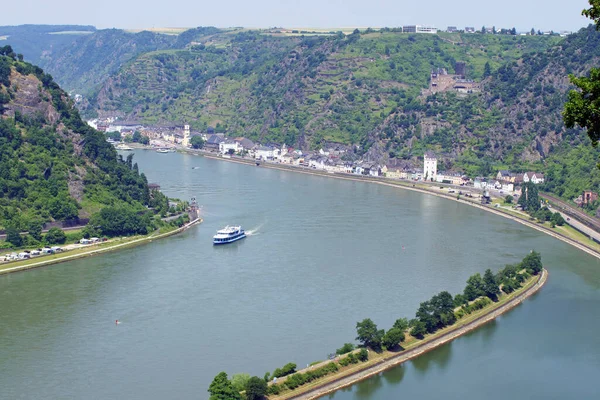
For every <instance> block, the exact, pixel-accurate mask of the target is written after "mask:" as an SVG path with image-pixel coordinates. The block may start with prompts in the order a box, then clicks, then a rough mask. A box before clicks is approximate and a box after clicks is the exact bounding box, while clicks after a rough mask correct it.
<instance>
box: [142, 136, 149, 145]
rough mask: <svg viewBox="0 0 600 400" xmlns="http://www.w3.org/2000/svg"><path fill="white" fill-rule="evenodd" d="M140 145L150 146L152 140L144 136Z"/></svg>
mask: <svg viewBox="0 0 600 400" xmlns="http://www.w3.org/2000/svg"><path fill="white" fill-rule="evenodd" d="M140 143H141V144H145V145H149V144H150V138H149V137H148V136H142V137H141V139H140Z"/></svg>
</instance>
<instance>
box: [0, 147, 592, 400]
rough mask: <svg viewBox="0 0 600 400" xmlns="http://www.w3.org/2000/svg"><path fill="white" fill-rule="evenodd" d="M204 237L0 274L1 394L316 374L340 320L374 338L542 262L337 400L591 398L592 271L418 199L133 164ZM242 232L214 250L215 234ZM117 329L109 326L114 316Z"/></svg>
mask: <svg viewBox="0 0 600 400" xmlns="http://www.w3.org/2000/svg"><path fill="white" fill-rule="evenodd" d="M134 161H137V162H138V164H139V166H140V169H141V170H142V171H144V172H145V173H146V175H147V176H148V179H149V181H150V182H158V183H160V185H161V186H162V190H163V192H164V193H166V194H167V195H169V196H173V197H179V198H182V199H189V198H191V197H192V196H196V198H197V200H198V203H199V204H200V205H201V206H202V216H203V218H204V223H203V224H201V225H198V226H196V227H194V228H193V229H191V230H189V231H187V232H185V233H183V234H181V235H178V236H174V237H171V238H167V239H164V240H160V241H156V242H152V243H150V244H147V245H143V246H140V247H136V248H132V249H127V250H123V251H119V252H115V253H110V254H105V255H102V256H98V257H92V258H88V259H82V260H77V261H73V262H68V263H64V264H59V265H55V266H50V267H45V268H39V269H36V270H31V271H25V272H20V273H14V274H9V275H3V276H0V398H6V399H39V398H56V399H58V398H60V399H84V398H85V399H106V398H127V399H165V398H169V399H206V398H208V394H207V392H206V390H207V388H208V385H209V383H210V382H211V380H212V378H213V377H214V376H215V375H216V374H217V373H218V372H220V371H222V370H224V371H227V372H228V374H229V375H230V376H231V375H232V374H233V373H238V372H248V373H250V374H252V375H258V376H263V374H264V373H265V372H266V371H268V370H270V371H272V370H273V369H275V368H276V367H280V366H282V365H284V364H286V363H288V362H290V361H292V362H296V363H297V364H298V365H299V366H303V365H306V364H307V363H309V362H312V361H316V360H323V359H325V358H326V356H327V354H328V353H331V352H333V351H335V349H336V348H337V347H340V346H341V345H342V344H343V343H344V342H348V341H353V338H354V336H355V324H356V322H357V321H359V320H362V319H363V318H367V317H368V318H372V319H373V320H374V321H375V322H376V323H377V324H378V325H379V326H380V327H381V328H385V329H387V328H389V327H390V325H391V324H392V323H393V321H394V320H395V319H396V318H398V317H408V318H411V317H413V316H414V312H415V311H416V309H417V307H418V305H419V303H420V302H421V301H424V300H427V299H428V298H430V297H431V296H432V295H433V294H435V293H437V292H439V291H441V290H449V291H450V292H451V293H456V292H457V291H460V290H462V288H463V287H464V282H465V281H466V279H467V277H468V276H469V275H471V274H473V273H474V272H483V271H484V270H485V269H486V268H492V269H494V270H496V269H498V268H500V267H502V266H503V265H505V264H507V263H512V262H516V261H519V260H520V259H521V258H523V256H524V255H525V254H527V252H528V251H530V250H531V249H536V250H537V251H539V252H541V254H542V258H543V262H544V265H545V267H546V268H547V269H548V270H549V272H550V278H549V281H548V283H547V284H546V286H545V287H544V288H543V289H542V290H541V292H540V293H539V294H537V295H535V296H533V297H532V298H530V299H529V300H527V301H525V302H524V304H522V305H521V306H519V307H517V308H516V309H514V310H513V311H511V312H509V313H508V314H506V315H504V316H502V317H501V318H500V319H498V320H497V321H495V322H494V323H492V324H490V325H487V326H486V327H484V328H482V329H480V330H477V331H475V332H473V333H471V334H469V335H467V336H464V337H462V338H460V339H458V340H456V341H454V342H453V343H451V344H448V345H446V346H443V347H441V348H439V349H438V350H436V351H433V352H431V353H429V354H427V355H424V356H422V357H420V358H419V359H417V360H415V361H412V362H409V363H407V364H405V365H403V366H401V367H399V368H396V369H394V370H391V371H388V372H387V373H384V374H382V375H381V376H378V377H375V378H373V379H370V380H367V381H365V382H363V383H360V384H357V385H354V386H353V387H351V388H348V389H346V390H344V391H340V392H337V393H335V394H333V395H332V396H330V397H332V398H335V399H336V400H340V399H391V398H400V397H401V396H402V397H404V396H407V395H411V394H412V395H418V396H421V397H422V398H440V397H442V396H444V397H450V398H458V397H460V398H467V399H471V398H472V399H479V398H481V397H484V396H485V397H486V398H492V399H496V398H497V399H505V398H506V397H507V396H512V397H515V396H516V397H517V398H567V397H568V398H590V397H591V396H592V395H594V396H595V395H596V393H597V392H598V391H599V390H600V382H599V381H598V379H597V377H598V376H600V336H599V335H598V332H600V319H599V318H598V316H600V312H599V310H600V260H598V259H596V258H594V257H591V256H589V255H587V254H585V253H583V252H581V251H579V250H577V249H575V248H572V247H570V246H568V245H567V244H565V243H563V242H560V241H558V240H556V239H553V238H551V237H549V236H547V235H544V234H543V233H540V232H537V231H535V230H533V229H530V228H527V227H524V226H522V225H520V224H518V223H515V222H513V221H509V220H507V219H504V218H501V217H498V216H495V215H492V214H490V213H486V212H484V211H482V210H478V209H474V208H472V207H469V206H467V205H463V204H458V203H456V202H453V201H448V200H444V199H440V198H436V197H434V196H430V195H424V194H420V193H414V192H410V191H406V190H399V189H394V188H391V187H385V186H381V185H375V184H368V183H364V182H352V181H343V180H336V179H329V178H324V177H319V176H310V175H304V174H296V173H292V172H286V171H278V170H271V169H265V168H258V167H253V166H247V165H239V164H235V163H228V162H221V161H216V160H211V159H206V158H203V157H198V156H193V155H184V154H177V153H169V154H158V153H155V152H151V151H143V150H136V154H135V157H134ZM227 224H242V225H243V226H244V227H245V228H246V229H247V230H251V231H253V232H252V234H251V235H250V236H249V237H248V238H246V239H244V240H243V241H240V242H236V243H234V244H231V245H227V246H222V247H217V248H215V247H213V246H212V244H211V237H212V235H213V234H214V232H215V231H216V230H217V229H219V228H221V227H223V226H225V225H227ZM116 319H118V320H120V321H121V324H120V325H115V320H116Z"/></svg>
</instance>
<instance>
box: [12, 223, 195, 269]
mask: <svg viewBox="0 0 600 400" xmlns="http://www.w3.org/2000/svg"><path fill="white" fill-rule="evenodd" d="M201 223H202V218H197V219H195V220H193V221H190V222H189V223H188V224H186V225H183V226H182V227H180V228H175V229H173V230H170V231H168V232H164V233H159V234H156V232H154V233H151V234H149V235H146V236H142V237H135V236H134V237H129V238H121V239H112V240H111V241H109V242H106V243H100V244H97V245H89V246H88V247H85V248H82V249H77V250H72V251H68V252H64V253H60V254H53V255H49V256H44V258H43V259H37V258H34V259H29V260H24V261H18V262H15V263H11V264H8V265H6V266H2V267H0V275H2V274H8V273H11V272H18V271H24V270H27V269H33V268H39V267H44V266H48V265H52V264H58V263H62V262H66V261H72V260H77V259H79V258H84V257H91V256H95V255H99V254H103V253H108V252H110V251H115V250H121V249H126V248H129V247H135V246H139V245H142V244H145V243H150V242H152V241H154V240H158V239H164V238H166V237H169V236H173V235H176V234H178V233H181V232H184V231H186V230H188V229H189V228H191V227H192V226H194V225H197V224H201Z"/></svg>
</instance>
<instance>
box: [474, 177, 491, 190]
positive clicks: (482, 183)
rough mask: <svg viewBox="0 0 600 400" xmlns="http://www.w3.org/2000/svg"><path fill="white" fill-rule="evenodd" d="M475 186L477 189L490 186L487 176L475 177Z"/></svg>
mask: <svg viewBox="0 0 600 400" xmlns="http://www.w3.org/2000/svg"><path fill="white" fill-rule="evenodd" d="M473 187H474V188H475V189H485V188H487V187H488V181H487V180H486V179H485V178H475V181H473Z"/></svg>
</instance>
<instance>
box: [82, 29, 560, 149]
mask: <svg viewBox="0 0 600 400" xmlns="http://www.w3.org/2000/svg"><path fill="white" fill-rule="evenodd" d="M213 39H214V38H213ZM221 40H227V41H226V42H225V43H223V42H217V43H216V44H214V45H211V44H210V43H200V45H197V46H193V47H191V48H189V49H187V50H179V51H176V50H173V51H168V52H165V51H162V52H155V53H149V54H144V55H141V56H140V57H138V58H137V59H136V60H135V61H134V62H132V63H130V64H128V65H127V66H125V67H124V68H122V69H121V70H120V71H119V72H118V73H117V74H116V75H115V76H113V77H111V78H109V79H108V80H107V81H106V83H105V84H104V85H103V86H102V87H101V89H100V90H99V91H98V94H97V95H96V96H95V98H94V99H93V101H92V107H93V108H94V109H95V110H96V111H97V112H98V114H99V115H100V116H115V115H117V116H121V117H124V118H133V119H140V120H142V121H145V122H148V123H162V122H179V123H182V122H183V121H188V122H190V123H191V124H192V125H193V126H195V127H196V128H198V129H203V128H206V127H207V126H216V125H217V124H219V125H220V126H221V127H224V128H226V129H227V130H228V131H229V132H230V133H231V134H243V135H246V136H249V137H251V138H253V139H257V140H260V141H263V142H265V141H271V142H278V143H281V142H286V143H288V144H298V145H300V146H302V147H305V148H310V147H313V148H316V147H318V146H322V145H323V144H324V143H325V142H335V143H343V144H357V145H360V146H361V149H360V151H361V152H362V151H366V150H367V149H368V148H369V147H370V146H372V145H373V144H377V145H378V147H381V146H380V145H382V146H384V148H385V149H386V153H390V152H391V154H392V156H396V155H399V153H400V152H401V151H402V150H403V149H405V148H406V147H407V146H408V147H409V148H410V147H411V146H412V145H413V144H414V141H415V138H416V139H417V140H421V139H422V136H423V134H422V133H421V132H423V131H425V132H426V133H428V132H430V131H432V130H435V129H436V126H437V125H436V124H435V123H432V121H429V119H430V118H431V117H435V116H436V114H432V112H428V111H427V106H424V105H423V98H422V97H421V90H422V89H424V88H426V87H427V85H428V79H429V73H430V72H431V70H432V69H433V68H438V67H441V68H446V69H447V70H448V71H450V72H453V70H454V65H455V62H456V61H463V62H466V63H467V65H468V67H467V68H468V76H469V77H470V78H481V77H482V76H483V74H484V65H485V64H486V62H489V64H490V66H491V67H492V68H497V67H499V66H500V65H502V64H503V63H504V62H509V61H516V60H519V59H520V58H521V57H523V55H524V54H526V53H528V52H534V51H540V50H542V51H543V50H545V49H546V48H548V47H549V46H551V45H552V44H554V43H556V42H557V41H558V40H559V39H558V38H552V37H515V36H499V35H496V36H492V35H460V34H456V35H454V34H452V35H451V34H443V35H439V36H438V35H407V34H402V33H397V32H391V31H389V30H384V31H382V32H372V31H368V32H366V33H364V34H352V35H349V36H344V35H343V34H338V35H332V36H329V37H283V36H277V35H268V34H265V33H264V32H252V31H251V32H241V33H237V34H234V35H229V37H228V38H221ZM475 97H477V96H475ZM467 101H471V100H467ZM442 125H443V124H442ZM442 125H440V127H441V126H442ZM388 142H390V143H391V144H389V145H388V144H387V143H388ZM417 150H418V147H417ZM444 150H445V151H451V150H453V149H452V148H444ZM458 150H460V148H459V149H458ZM417 153H418V151H417V152H416V153H415V154H417ZM377 156H378V157H382V156H383V151H382V150H381V149H380V151H379V152H378V154H377Z"/></svg>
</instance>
